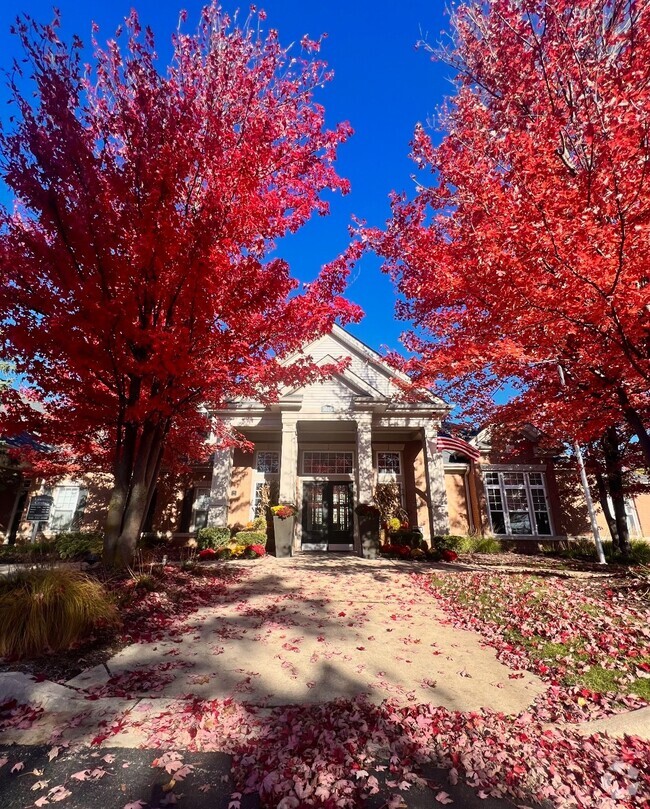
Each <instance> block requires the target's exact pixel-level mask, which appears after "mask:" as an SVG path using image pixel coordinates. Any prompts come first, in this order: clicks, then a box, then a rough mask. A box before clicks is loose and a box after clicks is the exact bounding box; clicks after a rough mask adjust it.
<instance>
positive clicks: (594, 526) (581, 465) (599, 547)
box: [557, 362, 607, 565]
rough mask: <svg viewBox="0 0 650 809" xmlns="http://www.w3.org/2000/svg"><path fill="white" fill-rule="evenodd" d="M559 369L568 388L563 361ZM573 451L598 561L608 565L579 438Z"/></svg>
mask: <svg viewBox="0 0 650 809" xmlns="http://www.w3.org/2000/svg"><path fill="white" fill-rule="evenodd" d="M557 370H558V373H559V375H560V385H561V386H562V388H566V386H567V385H566V379H565V376H564V368H563V367H562V365H561V363H559V362H558V364H557ZM573 451H574V453H575V456H576V460H577V461H578V469H579V470H580V480H581V481H582V488H583V490H584V494H585V500H586V501H587V511H588V512H589V520H590V522H591V531H592V533H593V535H594V542H595V543H596V553H597V554H598V563H599V564H601V565H606V564H607V560H606V559H605V551H604V550H603V543H602V540H601V538H600V529H599V528H598V520H597V519H596V509H595V508H594V501H593V500H592V498H591V491H590V490H589V481H588V480H587V472H586V470H585V462H584V459H583V457H582V450H581V449H580V444H579V443H578V441H577V440H574V441H573Z"/></svg>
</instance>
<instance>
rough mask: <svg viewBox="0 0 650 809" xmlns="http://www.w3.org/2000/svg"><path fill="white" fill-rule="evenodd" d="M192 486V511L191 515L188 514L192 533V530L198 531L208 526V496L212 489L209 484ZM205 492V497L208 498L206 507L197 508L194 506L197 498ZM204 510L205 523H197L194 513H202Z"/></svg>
mask: <svg viewBox="0 0 650 809" xmlns="http://www.w3.org/2000/svg"><path fill="white" fill-rule="evenodd" d="M193 488H194V491H193V495H192V512H191V515H190V533H193V532H194V531H200V530H201V528H207V527H208V516H209V514H210V496H211V494H212V490H211V488H210V487H209V486H194V487H193ZM200 493H201V494H200ZM206 493H207V498H208V507H207V509H200V510H199V509H197V507H196V504H197V500H198V499H199V497H201V496H205V495H206ZM204 511H205V525H197V522H196V515H197V513H202V512H204Z"/></svg>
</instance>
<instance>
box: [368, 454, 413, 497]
mask: <svg viewBox="0 0 650 809" xmlns="http://www.w3.org/2000/svg"><path fill="white" fill-rule="evenodd" d="M379 453H383V454H386V453H391V454H394V455H397V456H399V470H400V471H399V474H397V472H380V471H379ZM373 456H374V471H375V486H385V485H387V484H390V483H396V484H397V487H398V489H399V497H400V503H401V507H402V508H404V504H405V502H406V496H405V491H404V453H403V452H402V450H399V449H375V450H374V453H373Z"/></svg>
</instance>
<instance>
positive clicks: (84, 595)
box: [0, 568, 117, 658]
mask: <svg viewBox="0 0 650 809" xmlns="http://www.w3.org/2000/svg"><path fill="white" fill-rule="evenodd" d="M116 622H117V611H116V609H115V606H114V604H113V603H112V601H111V600H110V598H109V596H108V593H107V592H106V590H105V589H104V588H103V587H102V585H101V584H100V583H99V582H98V581H96V580H94V579H91V578H89V577H88V576H86V575H84V574H83V573H79V572H77V571H73V570H65V569H61V568H50V569H31V570H21V571H19V572H17V573H15V574H13V575H11V576H8V577H7V578H6V579H3V580H1V581H0V654H1V655H4V656H5V657H11V658H17V657H33V656H36V655H40V654H43V653H45V652H48V651H52V652H56V651H59V650H62V649H68V648H70V647H71V646H74V645H75V644H77V643H79V642H80V641H82V640H84V639H85V638H87V637H88V636H89V635H90V634H91V632H92V631H93V629H95V628H96V627H101V626H108V625H112V624H114V623H116Z"/></svg>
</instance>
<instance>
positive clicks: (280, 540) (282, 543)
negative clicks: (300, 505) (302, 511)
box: [273, 517, 296, 558]
mask: <svg viewBox="0 0 650 809" xmlns="http://www.w3.org/2000/svg"><path fill="white" fill-rule="evenodd" d="M295 524H296V518H295V517H285V518H284V519H280V517H273V533H274V534H275V555H276V556H277V557H278V558H283V557H286V556H291V555H292V550H293V530H294V527H295Z"/></svg>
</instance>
